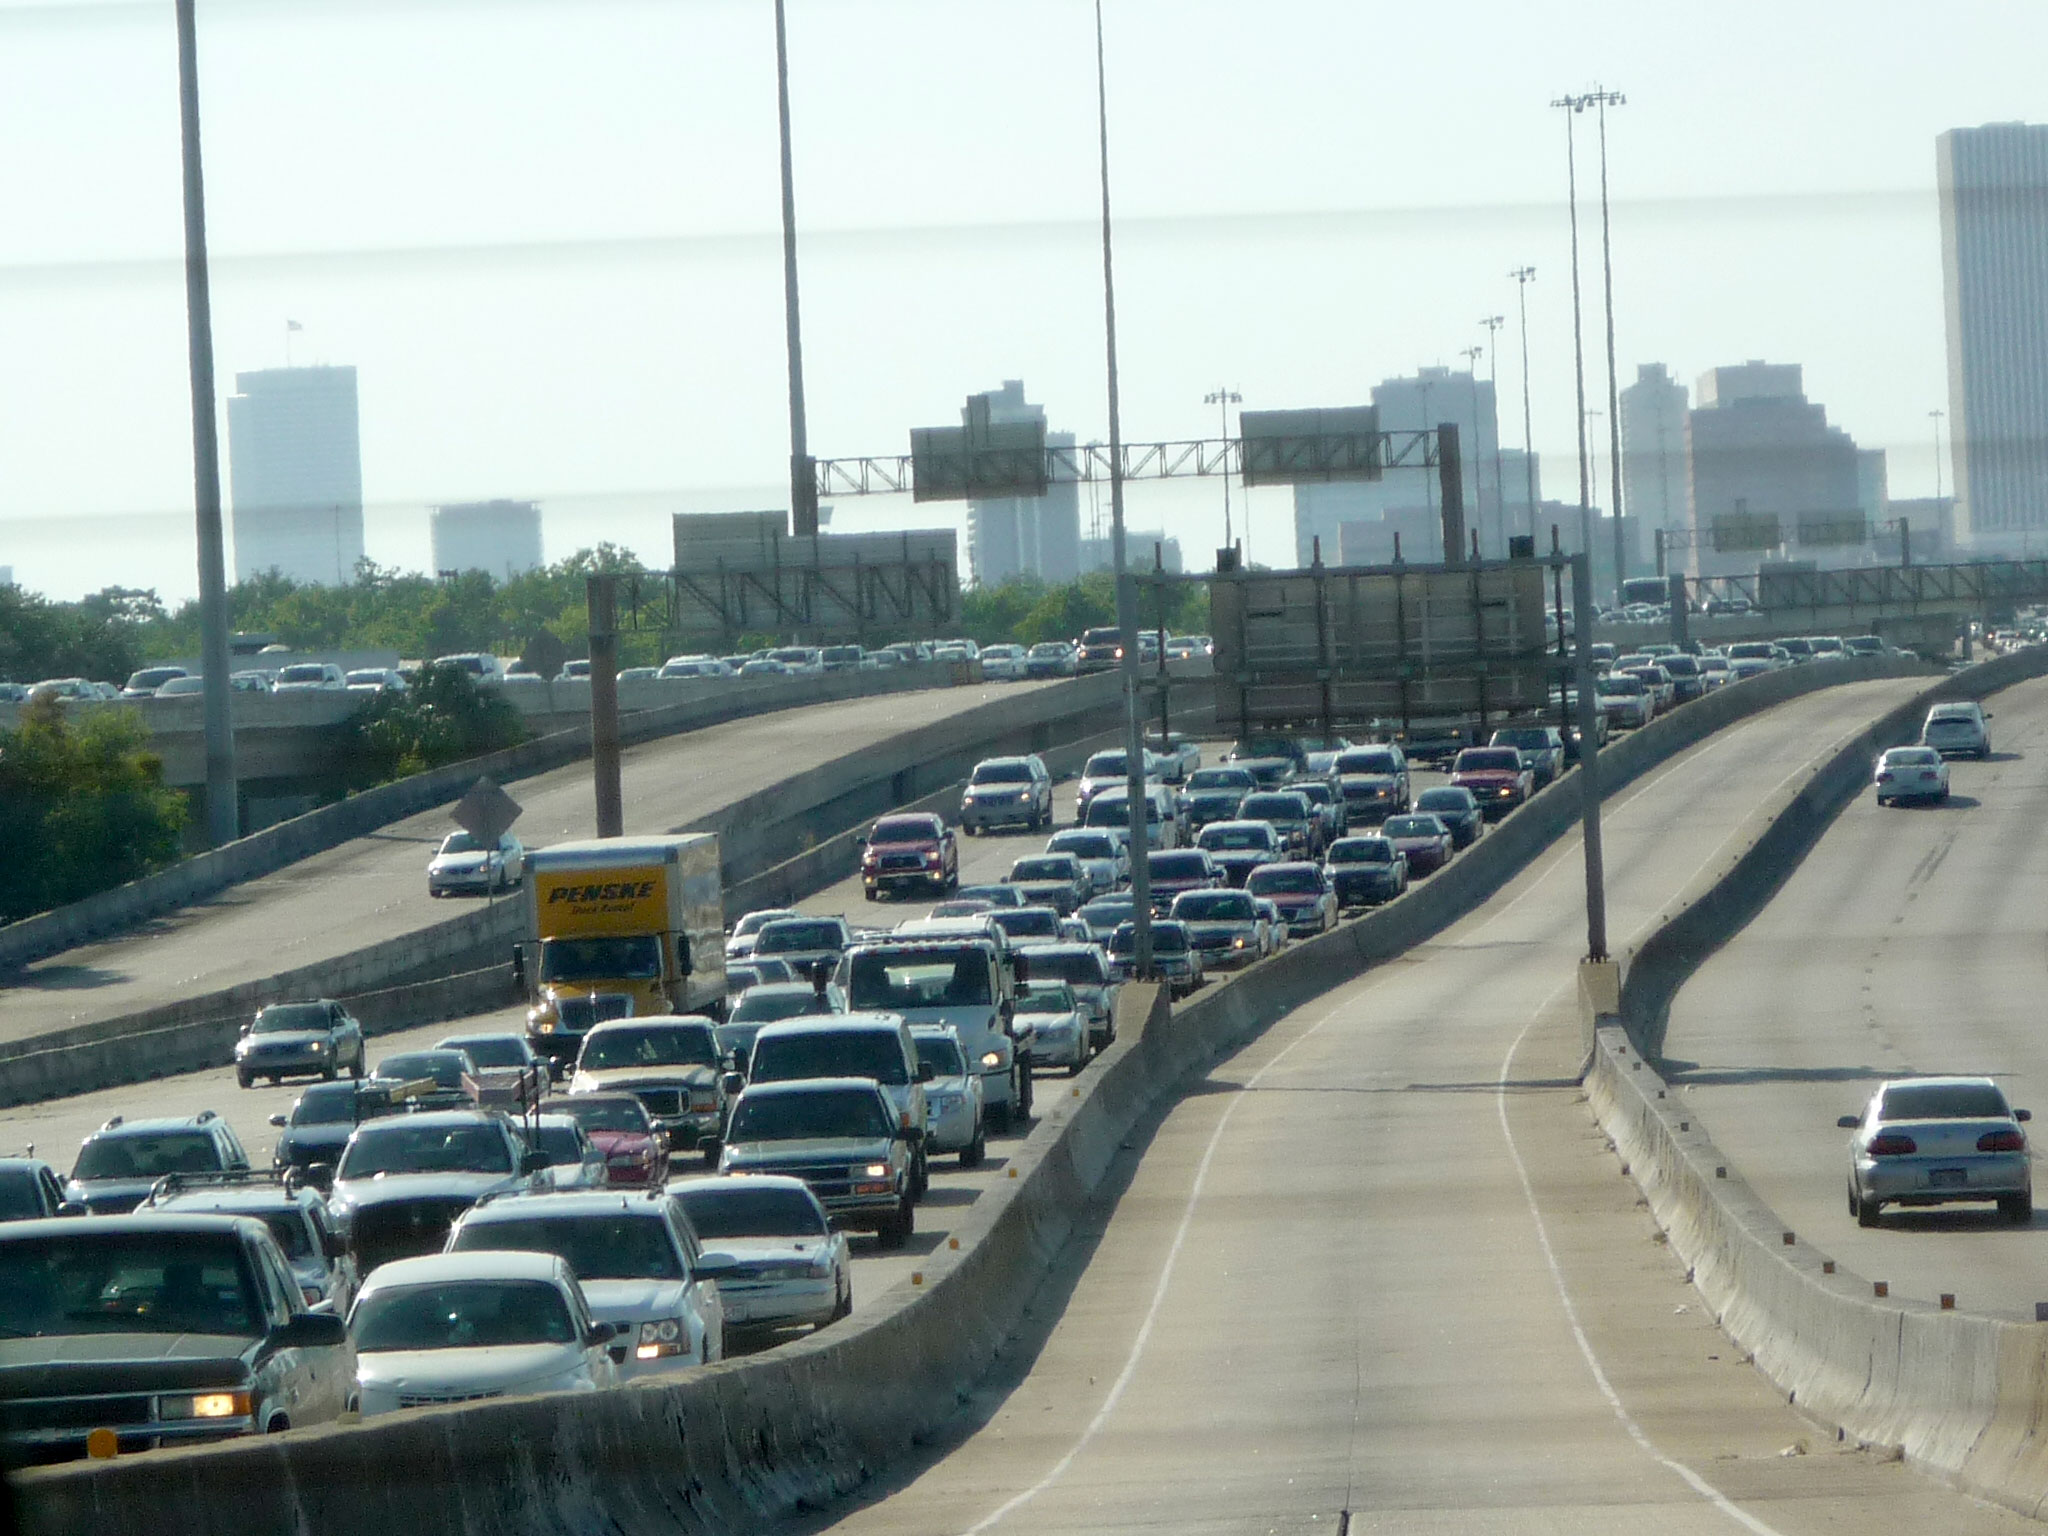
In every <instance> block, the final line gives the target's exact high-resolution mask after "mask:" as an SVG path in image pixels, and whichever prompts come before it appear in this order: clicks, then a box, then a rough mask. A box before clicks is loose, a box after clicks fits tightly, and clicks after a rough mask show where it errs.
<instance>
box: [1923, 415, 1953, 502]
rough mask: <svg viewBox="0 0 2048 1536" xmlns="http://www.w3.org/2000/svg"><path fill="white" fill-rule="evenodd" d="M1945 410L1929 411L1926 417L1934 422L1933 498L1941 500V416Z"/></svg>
mask: <svg viewBox="0 0 2048 1536" xmlns="http://www.w3.org/2000/svg"><path fill="white" fill-rule="evenodd" d="M1947 414H1948V412H1946V411H1929V412H1928V413H1927V419H1928V420H1929V421H1931V422H1933V423H1934V499H1935V500H1936V501H1939V500H1941V418H1942V417H1944V416H1946V415H1947Z"/></svg>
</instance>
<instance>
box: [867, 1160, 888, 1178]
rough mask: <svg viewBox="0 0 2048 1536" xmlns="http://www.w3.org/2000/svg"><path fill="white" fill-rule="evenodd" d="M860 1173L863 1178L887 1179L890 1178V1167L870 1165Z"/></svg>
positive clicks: (882, 1164)
mask: <svg viewBox="0 0 2048 1536" xmlns="http://www.w3.org/2000/svg"><path fill="white" fill-rule="evenodd" d="M860 1172H861V1177H863V1178H869V1179H886V1178H887V1177H889V1165H888V1164H887V1163H869V1164H868V1165H867V1167H865V1168H863V1169H861V1171H860Z"/></svg>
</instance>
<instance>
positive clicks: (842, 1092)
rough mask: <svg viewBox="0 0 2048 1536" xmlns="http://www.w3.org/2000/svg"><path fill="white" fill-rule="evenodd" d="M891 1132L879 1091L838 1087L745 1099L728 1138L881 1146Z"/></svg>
mask: <svg viewBox="0 0 2048 1536" xmlns="http://www.w3.org/2000/svg"><path fill="white" fill-rule="evenodd" d="M890 1130H891V1126H890V1123H889V1111H888V1110H887V1109H886V1108H884V1107H883V1104H882V1099H881V1096H880V1094H878V1093H877V1092H876V1091H875V1090H874V1089H873V1088H865V1089H862V1088H835V1089H819V1090H815V1091H812V1092H808V1093H772V1094H761V1095H755V1094H750V1093H748V1094H741V1095H740V1104H739V1108H738V1109H736V1110H734V1111H733V1115H732V1130H731V1132H730V1133H729V1135H728V1138H727V1139H728V1140H731V1141H741V1142H744V1141H796V1140H800V1139H803V1138H808V1137H820V1138H826V1137H829V1138H831V1139H833V1140H860V1141H880V1140H881V1139H882V1138H884V1137H885V1136H887V1135H888V1134H889V1132H890Z"/></svg>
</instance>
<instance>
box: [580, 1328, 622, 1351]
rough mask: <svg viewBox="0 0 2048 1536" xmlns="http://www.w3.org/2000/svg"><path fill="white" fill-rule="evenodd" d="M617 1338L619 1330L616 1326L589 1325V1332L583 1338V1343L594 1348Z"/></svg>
mask: <svg viewBox="0 0 2048 1536" xmlns="http://www.w3.org/2000/svg"><path fill="white" fill-rule="evenodd" d="M618 1336H619V1330H618V1325H617V1324H615V1323H592V1324H591V1325H590V1332H588V1333H586V1334H585V1335H584V1336H583V1342H584V1343H586V1344H589V1345H591V1346H592V1347H595V1346H597V1345H599V1344H609V1343H611V1341H612V1340H613V1339H615V1338H617V1337H618Z"/></svg>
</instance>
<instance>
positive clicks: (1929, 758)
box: [1884, 747, 1941, 767]
mask: <svg viewBox="0 0 2048 1536" xmlns="http://www.w3.org/2000/svg"><path fill="white" fill-rule="evenodd" d="M1884 760H1885V761H1886V762H1887V763H1891V764H1894V765H1898V766H1905V767H1916V766H1920V765H1924V764H1928V763H1938V762H1940V761H1941V754H1940V753H1939V752H1936V751H1934V750H1933V749H1932V748H1930V747H1896V748H1894V749H1893V750H1891V751H1890V752H1887V753H1885V755H1884Z"/></svg>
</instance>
